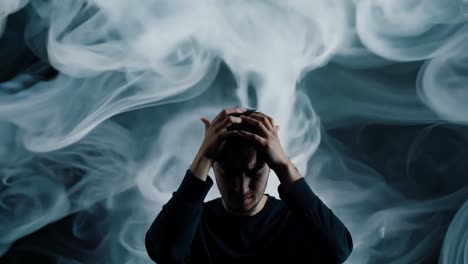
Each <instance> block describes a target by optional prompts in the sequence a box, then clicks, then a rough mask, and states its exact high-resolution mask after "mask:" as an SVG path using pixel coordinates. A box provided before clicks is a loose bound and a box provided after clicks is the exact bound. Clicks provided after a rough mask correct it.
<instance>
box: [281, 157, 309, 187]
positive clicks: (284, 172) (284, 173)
mask: <svg viewBox="0 0 468 264" xmlns="http://www.w3.org/2000/svg"><path fill="white" fill-rule="evenodd" d="M275 173H276V175H277V176H278V179H279V180H280V183H281V185H282V189H284V190H285V191H287V190H289V189H290V188H291V186H292V185H293V184H294V183H295V182H296V181H297V180H299V179H301V178H302V177H303V176H302V175H301V173H300V172H299V170H298V169H297V167H296V166H295V165H294V164H293V163H292V162H291V161H289V160H288V161H287V162H283V163H281V164H278V166H277V170H275Z"/></svg>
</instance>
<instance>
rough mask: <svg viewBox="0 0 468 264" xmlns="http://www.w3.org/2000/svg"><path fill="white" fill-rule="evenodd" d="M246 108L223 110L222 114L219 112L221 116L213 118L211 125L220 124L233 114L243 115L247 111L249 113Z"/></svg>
mask: <svg viewBox="0 0 468 264" xmlns="http://www.w3.org/2000/svg"><path fill="white" fill-rule="evenodd" d="M244 109H245V108H238V107H234V108H225V109H223V110H222V111H221V112H219V114H218V115H217V116H216V117H215V118H213V121H211V123H212V124H213V123H216V122H219V121H221V120H224V118H225V117H226V116H227V115H229V114H232V113H243V112H245V111H247V109H245V110H244Z"/></svg>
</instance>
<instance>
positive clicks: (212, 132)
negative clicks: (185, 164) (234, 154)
mask: <svg viewBox="0 0 468 264" xmlns="http://www.w3.org/2000/svg"><path fill="white" fill-rule="evenodd" d="M245 111H246V110H242V109H241V108H229V109H223V110H222V111H221V112H220V113H219V114H218V115H217V116H216V117H215V118H214V119H213V121H210V120H209V119H207V118H205V117H202V118H200V120H201V121H202V122H203V123H204V124H205V138H204V139H203V142H202V144H201V146H200V149H199V150H198V153H197V155H196V156H195V158H194V159H193V162H192V165H191V166H190V170H191V171H192V174H193V175H195V177H197V178H199V179H201V180H203V181H206V179H207V177H208V172H209V171H210V168H211V166H212V165H213V163H214V160H215V158H216V156H217V155H218V153H219V151H220V149H221V148H222V145H223V143H224V139H225V138H226V137H228V136H230V135H233V134H234V133H236V132H235V131H227V129H226V128H227V127H229V126H230V125H231V124H234V123H241V122H242V119H241V118H240V117H235V116H228V115H229V114H230V113H242V112H245Z"/></svg>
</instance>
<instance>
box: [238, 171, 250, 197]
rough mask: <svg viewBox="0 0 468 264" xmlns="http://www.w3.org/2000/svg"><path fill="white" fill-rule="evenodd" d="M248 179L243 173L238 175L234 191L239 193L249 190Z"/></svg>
mask: <svg viewBox="0 0 468 264" xmlns="http://www.w3.org/2000/svg"><path fill="white" fill-rule="evenodd" d="M249 184H250V180H249V178H248V177H246V176H245V175H242V176H240V177H238V178H237V179H236V181H235V191H236V193H238V194H240V195H244V194H247V193H248V192H249Z"/></svg>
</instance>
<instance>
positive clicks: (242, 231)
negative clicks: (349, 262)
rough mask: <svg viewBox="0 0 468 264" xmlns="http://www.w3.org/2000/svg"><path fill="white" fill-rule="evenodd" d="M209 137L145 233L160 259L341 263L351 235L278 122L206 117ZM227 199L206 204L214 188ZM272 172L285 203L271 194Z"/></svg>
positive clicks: (233, 115)
mask: <svg viewBox="0 0 468 264" xmlns="http://www.w3.org/2000/svg"><path fill="white" fill-rule="evenodd" d="M201 121H202V122H203V123H204V124H205V138H204V140H203V142H202V144H201V146H200V149H199V151H198V153H197V155H196V156H195V158H194V160H193V162H192V164H191V166H190V168H189V169H188V170H187V171H186V174H185V176H184V178H183V180H182V183H181V184H180V186H179V188H178V190H177V191H176V192H174V193H173V196H172V198H171V199H170V200H169V201H168V202H167V203H166V204H165V205H164V206H163V208H162V210H161V212H160V213H159V215H158V216H157V217H156V219H155V220H154V222H153V223H152V225H151V227H150V228H149V230H148V231H147V233H146V236H145V245H146V250H147V252H148V255H149V256H150V258H151V259H152V260H154V261H155V262H156V263H202V264H204V263H222V264H224V263H342V262H344V261H345V260H346V259H347V258H348V256H349V255H350V254H351V251H352V249H353V241H352V238H351V234H350V233H349V231H348V229H347V228H346V227H345V226H344V225H343V223H342V222H341V221H340V220H339V219H338V218H337V217H336V216H335V215H334V214H333V212H332V211H331V210H330V209H329V208H328V207H327V206H326V205H325V204H324V203H323V202H322V201H321V200H320V199H319V198H318V197H317V196H316V195H315V193H314V192H313V191H312V190H311V189H310V187H309V186H308V184H307V182H306V181H305V178H304V177H302V176H301V175H300V173H299V172H298V170H297V169H296V167H295V166H294V165H293V164H292V162H291V161H290V160H289V158H288V157H287V156H286V155H285V153H284V151H283V149H282V147H281V144H280V142H279V140H278V131H279V126H277V125H275V123H274V121H273V119H272V118H271V117H269V116H267V115H265V114H263V113H261V112H256V111H253V110H249V109H240V108H231V109H224V110H223V111H221V112H220V113H219V114H218V115H217V116H216V117H215V118H214V119H213V121H209V120H208V119H206V118H201ZM212 166H213V171H214V173H215V177H216V183H217V185H218V188H219V191H220V194H221V197H220V198H216V199H214V200H211V201H208V202H204V199H205V197H206V195H207V193H208V191H209V189H210V188H211V187H212V185H213V180H212V179H211V177H210V176H209V175H208V172H209V170H210V168H211V167H212ZM270 170H274V171H275V173H276V175H277V176H278V178H279V180H280V185H279V186H278V193H279V196H280V198H281V200H279V199H276V198H275V197H273V196H270V195H268V194H265V193H264V192H265V188H266V184H267V181H268V176H269V174H270Z"/></svg>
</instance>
